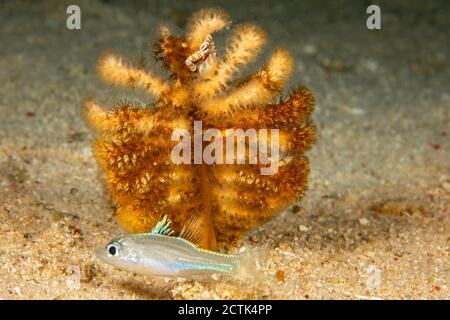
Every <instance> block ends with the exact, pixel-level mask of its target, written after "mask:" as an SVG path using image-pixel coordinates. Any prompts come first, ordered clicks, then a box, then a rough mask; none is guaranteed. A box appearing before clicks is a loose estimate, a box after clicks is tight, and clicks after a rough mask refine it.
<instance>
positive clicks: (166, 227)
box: [149, 215, 173, 236]
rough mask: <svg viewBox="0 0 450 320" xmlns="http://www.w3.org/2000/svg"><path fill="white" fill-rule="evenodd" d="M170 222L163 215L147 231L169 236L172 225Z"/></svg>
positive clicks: (171, 231)
mask: <svg viewBox="0 0 450 320" xmlns="http://www.w3.org/2000/svg"><path fill="white" fill-rule="evenodd" d="M171 223H172V222H171V221H170V219H169V218H167V215H164V216H163V217H162V219H161V220H159V222H158V223H157V224H156V225H155V226H154V227H153V229H152V230H151V231H150V232H149V233H151V234H161V235H164V236H170V235H172V233H173V230H172V227H171V226H170V224H171Z"/></svg>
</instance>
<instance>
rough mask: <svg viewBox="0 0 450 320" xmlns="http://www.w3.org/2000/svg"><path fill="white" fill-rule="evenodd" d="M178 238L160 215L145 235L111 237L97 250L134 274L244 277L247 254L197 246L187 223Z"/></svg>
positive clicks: (195, 235) (192, 227)
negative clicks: (158, 219) (227, 275)
mask: <svg viewBox="0 0 450 320" xmlns="http://www.w3.org/2000/svg"><path fill="white" fill-rule="evenodd" d="M188 224H189V225H190V228H186V226H185V227H184V228H183V229H182V231H181V233H180V235H179V236H173V230H172V228H171V226H170V225H171V221H170V220H169V219H168V218H167V216H164V217H163V218H162V219H161V220H160V221H159V222H158V223H157V224H156V225H155V227H154V228H153V229H152V230H151V231H150V232H147V233H135V234H129V235H124V236H121V237H118V238H115V239H113V240H111V241H110V242H108V243H107V244H106V246H104V247H102V248H99V249H97V252H96V253H97V257H98V258H100V259H101V260H103V261H104V262H106V263H108V264H110V265H112V266H114V267H116V268H119V269H122V270H126V271H131V272H134V273H138V274H144V275H151V276H162V277H182V278H190V277H192V276H202V275H212V274H229V275H243V274H248V272H249V270H248V268H249V267H251V265H252V263H253V261H252V260H253V259H249V258H250V256H249V255H248V254H240V255H230V254H223V253H219V252H215V251H211V250H206V249H202V248H200V247H198V246H197V245H196V244H195V242H197V241H198V239H199V236H198V235H199V234H200V233H199V232H198V231H197V230H198V224H195V223H188Z"/></svg>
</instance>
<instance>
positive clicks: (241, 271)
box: [234, 249, 267, 280]
mask: <svg viewBox="0 0 450 320" xmlns="http://www.w3.org/2000/svg"><path fill="white" fill-rule="evenodd" d="M266 257H267V251H266V250H264V249H254V250H246V251H244V252H242V253H240V254H238V255H237V259H238V266H237V267H236V270H235V273H234V275H235V278H237V279H239V280H254V279H255V278H257V277H258V276H260V275H261V274H262V271H261V270H262V263H263V261H264V259H265V258H266Z"/></svg>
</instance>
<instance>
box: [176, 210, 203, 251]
mask: <svg viewBox="0 0 450 320" xmlns="http://www.w3.org/2000/svg"><path fill="white" fill-rule="evenodd" d="M201 227H202V225H201V219H200V218H199V217H198V216H192V217H190V218H189V220H188V221H187V222H186V223H185V224H184V226H183V229H181V232H180V235H179V237H180V238H183V239H185V240H187V241H189V242H191V243H193V244H194V245H196V246H198V245H199V243H200V241H201V240H202V235H201Z"/></svg>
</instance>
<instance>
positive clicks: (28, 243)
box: [0, 0, 450, 299]
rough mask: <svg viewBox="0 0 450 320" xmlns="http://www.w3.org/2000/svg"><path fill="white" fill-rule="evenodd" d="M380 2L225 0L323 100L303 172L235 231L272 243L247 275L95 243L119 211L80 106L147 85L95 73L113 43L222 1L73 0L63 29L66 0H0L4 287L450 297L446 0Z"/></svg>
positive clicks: (15, 291)
mask: <svg viewBox="0 0 450 320" xmlns="http://www.w3.org/2000/svg"><path fill="white" fill-rule="evenodd" d="M379 2H380V6H381V8H382V29H381V30H378V31H370V30H367V29H366V27H365V19H366V17H367V15H366V13H365V5H366V4H365V3H366V2H365V1H353V3H350V2H349V1H345V2H342V3H341V2H336V1H317V0H314V1H301V2H300V1H286V2H282V1H268V2H266V3H265V5H260V4H258V3H259V2H257V1H235V0H233V1H227V2H226V5H224V9H226V10H227V11H229V13H230V14H231V16H232V18H233V19H234V21H236V22H245V21H254V22H257V23H259V24H260V25H261V26H262V27H263V28H264V29H265V30H266V32H267V34H268V36H269V38H270V40H271V41H270V42H269V45H268V48H267V52H266V53H268V52H270V50H273V48H274V46H275V45H280V46H284V47H286V48H287V49H288V50H289V51H290V52H291V53H292V54H293V55H294V57H295V60H296V61H297V68H296V70H295V73H294V76H293V79H292V83H291V84H294V83H299V82H300V83H302V84H304V85H306V86H308V87H309V88H311V89H312V90H313V92H314V93H315V96H316V100H317V104H316V110H315V112H314V116H313V118H314V121H315V122H316V124H317V126H318V143H317V144H316V145H315V147H314V148H313V150H312V151H311V152H309V158H310V160H311V165H312V172H311V175H310V184H309V185H310V190H309V191H308V193H307V194H306V196H305V197H304V198H303V199H302V201H301V202H299V203H298V204H297V205H296V206H294V207H291V208H288V209H287V210H285V211H284V212H282V213H280V214H279V215H278V216H276V217H275V218H274V219H273V220H272V221H270V222H269V223H268V224H265V225H262V226H260V227H258V228H257V229H256V230H254V231H253V232H252V233H251V234H249V236H248V237H247V238H245V239H244V240H243V241H242V244H241V245H242V247H245V248H247V249H250V250H257V249H261V250H262V251H264V252H265V253H267V256H266V259H265V260H264V263H263V265H261V268H262V270H261V271H260V274H259V276H258V278H257V279H255V280H253V281H250V282H249V283H247V284H246V285H245V286H242V284H241V283H239V282H237V281H235V280H231V279H221V280H219V281H211V282H197V281H192V280H190V281H185V280H181V279H180V280H178V279H152V278H149V277H143V276H136V275H133V274H131V273H127V272H123V271H118V270H115V269H113V268H111V267H109V266H107V265H105V264H102V263H101V262H100V261H98V260H96V258H95V257H94V254H93V250H94V248H95V247H97V246H98V245H101V244H103V243H105V242H106V241H107V240H109V239H110V238H112V237H113V236H116V235H119V234H121V229H120V228H119V226H118V225H117V223H116V221H115V220H114V218H113V212H114V206H113V203H112V201H111V199H110V197H109V195H108V194H107V192H106V191H105V188H104V186H103V184H102V182H101V179H100V178H99V169H98V167H97V165H96V163H95V161H94V158H93V156H92V153H91V147H90V142H91V140H92V136H91V133H90V131H89V130H88V128H87V127H86V126H85V124H84V123H83V121H82V119H81V116H80V106H81V103H82V101H83V99H85V98H86V97H90V96H94V95H95V96H96V97H97V98H99V99H100V100H101V101H103V102H104V103H107V104H110V105H112V104H114V103H115V102H116V101H118V100H119V99H120V98H124V97H128V98H129V97H131V96H133V95H134V96H136V97H138V98H140V99H147V98H146V97H139V96H137V93H135V92H129V91H126V90H122V91H120V90H112V89H111V88H108V87H107V86H105V85H103V84H102V83H101V82H100V81H99V80H98V79H97V77H96V74H95V61H96V58H97V57H98V56H99V55H100V54H101V53H102V52H104V51H105V50H109V49H112V50H114V51H117V52H120V53H121V54H123V55H125V56H127V57H128V58H130V59H136V60H137V59H138V58H139V56H140V53H141V51H144V52H147V50H148V49H147V44H148V41H150V40H152V39H154V37H155V34H156V30H157V27H158V25H159V24H160V23H162V22H166V23H167V21H169V24H171V25H173V27H174V28H175V29H179V30H181V28H182V27H183V26H184V24H185V22H186V18H187V17H188V16H189V15H190V14H191V13H192V12H194V11H195V10H196V9H199V8H202V7H206V6H211V5H219V3H218V2H217V3H216V2H210V1H189V2H176V1H174V2H172V3H170V2H169V1H167V2H163V1H153V2H148V3H147V4H145V5H144V4H142V2H137V1H130V2H128V3H127V5H125V4H124V3H118V2H117V1H77V3H78V4H79V5H80V7H81V10H82V30H79V31H68V30H67V29H66V26H65V19H66V14H65V10H66V7H67V5H68V4H69V2H67V1H11V2H7V3H2V4H1V5H0V21H1V22H0V25H1V28H0V43H1V44H2V45H1V48H0V70H1V71H0V115H1V116H0V221H1V222H2V223H1V224H0V298H4V299H85V298H88V299H173V298H176V299H180V298H181V299H183V298H193V299H203V298H207V299H215V298H225V299H228V298H250V299H251V298H260V299H330V298H331V299H448V298H449V291H448V286H449V271H450V270H449V244H450V234H449V231H450V230H449V227H450V224H449V221H450V220H449V213H450V151H449V148H450V145H449V136H450V92H449V90H448V89H449V83H450V70H449V66H450V65H449V63H448V57H449V56H450V52H449V51H450V49H449V42H448V39H449V30H450V18H449V16H450V8H449V7H450V6H449V4H448V3H447V2H446V1H431V2H427V3H426V4H423V3H422V2H419V1H412V2H411V1H396V2H391V1H379ZM70 3H72V2H70ZM263 58H264V55H263V57H262V58H261V60H260V61H259V62H262V61H263ZM255 66H256V65H255ZM78 274H79V277H77V275H78ZM78 279H79V280H80V281H79V282H78ZM242 288H245V289H242Z"/></svg>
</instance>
